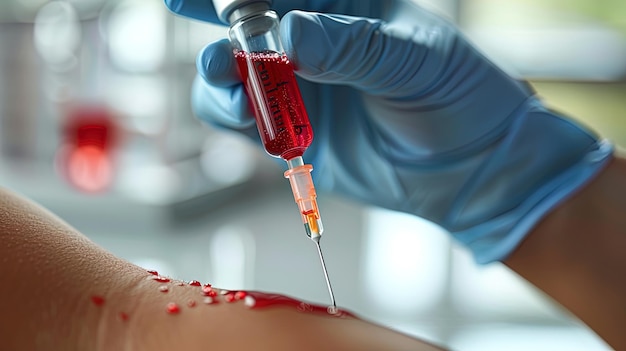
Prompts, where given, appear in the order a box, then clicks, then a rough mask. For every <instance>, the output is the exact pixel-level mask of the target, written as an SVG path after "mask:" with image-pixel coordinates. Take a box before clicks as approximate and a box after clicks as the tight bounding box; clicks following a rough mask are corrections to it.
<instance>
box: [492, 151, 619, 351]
mask: <svg viewBox="0 0 626 351" xmlns="http://www.w3.org/2000/svg"><path fill="white" fill-rule="evenodd" d="M624 213H626V159H624V158H622V157H617V158H616V159H615V160H614V161H613V162H611V164H610V165H609V166H608V167H607V168H606V169H605V170H604V171H603V172H602V173H601V174H600V175H599V176H598V177H597V178H596V179H595V180H594V181H593V182H591V183H590V184H589V185H588V186H586V187H584V188H583V189H581V191H580V192H578V193H577V194H576V195H574V196H573V197H572V198H571V199H570V200H568V201H566V202H565V203H563V204H562V205H561V206H559V207H558V208H556V209H555V210H554V211H553V212H552V213H550V214H549V215H548V216H547V217H546V218H545V219H543V220H542V221H541V222H540V223H539V224H538V225H537V226H536V227H535V228H534V229H533V230H532V231H531V232H530V234H529V235H528V236H527V237H526V239H525V240H524V241H522V243H521V244H520V246H519V247H518V248H517V249H516V250H515V251H513V253H512V254H511V255H510V256H509V257H508V258H507V259H506V260H504V264H506V265H507V266H508V267H510V268H511V269H512V270H513V271H515V272H516V273H517V274H519V275H520V276H522V277H523V278H525V279H526V280H528V281H529V282H531V283H532V284H533V285H535V286H537V287H538V288H540V289H541V290H543V291H544V292H545V293H547V294H548V295H549V296H551V297H552V298H553V299H554V300H555V301H557V302H558V303H560V304H561V305H563V306H564V307H565V308H567V309H568V310H569V311H571V312H572V313H573V314H574V315H576V316H577V317H578V318H580V319H581V320H582V321H583V322H585V323H586V324H587V325H588V326H589V327H590V328H591V329H593V330H594V331H595V332H596V333H597V334H598V335H599V336H600V337H601V338H603V339H604V340H605V341H606V342H607V343H608V344H609V345H611V347H613V348H614V349H616V350H623V349H626V336H625V335H624V330H623V326H624V325H626V298H624V297H625V296H626V279H625V278H624V277H626V258H625V257H626V256H625V255H624V250H625V249H626V217H625V216H624Z"/></svg>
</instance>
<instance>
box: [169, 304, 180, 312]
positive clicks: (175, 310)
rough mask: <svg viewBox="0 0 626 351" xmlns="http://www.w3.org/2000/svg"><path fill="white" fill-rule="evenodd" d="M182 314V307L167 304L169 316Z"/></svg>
mask: <svg viewBox="0 0 626 351" xmlns="http://www.w3.org/2000/svg"><path fill="white" fill-rule="evenodd" d="M178 312H180V307H178V305H177V304H176V303H174V302H170V303H168V304H167V313H169V314H177V313H178Z"/></svg>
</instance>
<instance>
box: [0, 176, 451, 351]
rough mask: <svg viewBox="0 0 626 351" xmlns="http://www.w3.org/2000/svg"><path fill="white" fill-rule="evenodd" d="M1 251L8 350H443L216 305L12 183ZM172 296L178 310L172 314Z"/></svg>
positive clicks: (393, 336)
mask: <svg viewBox="0 0 626 351" xmlns="http://www.w3.org/2000/svg"><path fill="white" fill-rule="evenodd" d="M0 257H2V264H1V266H0V272H1V273H2V278H3V293H2V298H1V299H0V311H2V313H1V315H0V324H1V325H3V326H6V327H2V328H0V339H1V340H2V346H3V348H6V349H8V350H15V351H21V350H35V349H37V350H40V349H46V350H173V349H176V350H177V349H181V350H205V349H207V347H208V348H211V349H236V350H238V349H242V350H245V349H255V350H294V349H299V350H309V349H310V350H320V349H323V350H330V349H340V350H368V349H371V350H383V349H384V350H393V349H396V350H406V349H411V350H439V348H437V347H434V346H432V345H430V344H428V343H426V342H422V341H420V340H416V339H413V338H411V337H408V336H405V335H403V334H400V333H397V332H394V331H391V330H389V329H385V328H382V327H380V326H377V325H375V324H373V323H370V322H367V321H363V320H360V319H358V318H337V317H334V316H330V315H329V316H324V315H317V314H310V313H303V312H300V311H298V310H296V309H294V308H290V307H279V306H277V307H271V308H265V309H250V308H248V307H246V306H245V304H244V302H243V301H237V302H234V303H227V302H225V301H224V299H223V298H221V297H220V296H219V295H218V296H216V297H215V299H217V300H219V302H218V303H213V304H206V303H205V301H204V299H205V298H206V296H205V295H204V294H203V293H202V292H201V287H198V286H193V285H190V284H189V283H184V284H183V285H179V283H181V282H179V281H175V280H171V281H170V282H164V283H160V282H158V281H156V280H155V279H154V277H155V276H154V275H152V274H150V273H148V272H147V271H146V269H144V268H141V267H138V266H136V265H133V264H131V263H129V262H127V261H125V260H123V259H120V258H118V257H116V256H114V255H112V254H111V253H109V252H107V251H106V250H104V249H102V248H101V247H99V246H98V245H96V244H94V243H93V242H91V241H90V240H89V239H88V238H87V237H85V236H84V235H82V234H81V233H79V232H77V231H76V230H75V229H73V228H72V227H71V226H69V225H68V224H66V223H65V222H63V221H62V220H61V219H59V218H57V217H56V216H54V215H53V214H52V213H50V212H48V211H47V210H45V209H43V208H41V207H40V206H38V205H37V204H35V203H33V202H31V201H28V200H26V199H25V198H23V197H20V196H19V195H17V194H15V193H12V192H10V191H8V190H6V189H2V188H0ZM161 286H167V287H168V291H167V292H163V291H161V290H159V288H160V287H161ZM215 291H216V292H219V291H220V290H219V289H217V288H216V289H215ZM190 301H194V302H195V305H193V307H190V306H191V305H189V304H190ZM172 302H173V303H176V304H177V305H178V307H179V309H180V310H179V312H178V313H168V312H167V306H168V304H169V303H172Z"/></svg>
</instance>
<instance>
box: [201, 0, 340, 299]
mask: <svg viewBox="0 0 626 351" xmlns="http://www.w3.org/2000/svg"><path fill="white" fill-rule="evenodd" d="M270 3H271V1H270V0H213V4H214V6H215V10H216V13H217V15H218V17H219V18H220V20H222V21H223V22H225V23H229V24H230V28H229V30H228V36H229V40H230V42H231V44H232V46H233V48H234V55H235V58H236V60H237V64H238V68H239V73H240V75H241V79H242V81H243V83H244V87H245V90H246V93H247V95H248V98H249V102H250V106H251V107H252V110H253V112H254V116H255V119H256V124H257V127H258V130H259V135H260V137H261V141H262V142H263V146H264V148H265V151H267V153H268V154H270V155H271V156H273V157H280V158H282V159H283V160H285V161H286V162H287V166H288V170H287V171H286V172H285V173H284V175H285V177H286V178H288V179H289V182H290V184H291V189H292V191H293V195H294V198H295V201H296V203H297V205H298V208H299V210H300V214H301V217H302V222H303V224H304V228H305V232H306V234H307V236H308V237H309V238H311V240H313V241H314V242H315V244H316V245H317V249H318V253H319V257H320V261H321V264H322V269H323V271H324V278H325V279H326V285H327V287H328V292H329V294H330V298H331V302H332V306H331V308H332V309H333V310H335V309H336V303H335V297H334V294H333V290H332V287H331V285H330V279H329V278H328V271H327V269H326V264H325V262H324V256H323V255H322V249H321V247H320V238H321V236H322V232H323V226H322V220H321V217H320V213H319V209H318V207H317V200H316V198H317V195H316V193H315V187H314V185H313V180H312V178H311V171H312V170H313V167H312V166H311V165H309V164H305V163H304V160H303V159H302V155H303V154H304V152H305V151H306V149H307V148H308V147H309V146H310V145H311V142H312V141H313V129H312V128H311V123H310V121H309V117H308V115H307V112H306V109H305V107H304V103H303V101H302V96H301V94H300V89H299V88H298V84H297V81H296V76H295V74H294V68H293V64H292V63H291V61H289V58H288V57H287V55H286V54H285V51H284V49H283V46H282V43H281V40H280V35H279V19H278V15H277V14H276V12H274V11H272V10H270V7H269V6H270Z"/></svg>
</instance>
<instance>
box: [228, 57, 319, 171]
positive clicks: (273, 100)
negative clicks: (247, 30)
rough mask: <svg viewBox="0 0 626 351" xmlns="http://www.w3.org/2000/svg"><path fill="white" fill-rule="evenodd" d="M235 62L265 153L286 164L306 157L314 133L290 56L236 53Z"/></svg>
mask: <svg viewBox="0 0 626 351" xmlns="http://www.w3.org/2000/svg"><path fill="white" fill-rule="evenodd" d="M235 58H236V59H237V64H238V66H239V73H240V75H241V79H242V81H243V83H244V86H245V88H246V92H247V94H248V98H249V101H250V104H251V106H252V108H253V112H254V116H255V118H256V123H257V127H258V129H259V135H260V136H261V141H262V142H263V146H264V147H265V151H267V153H269V154H270V155H272V156H275V157H282V158H283V159H285V160H290V159H292V158H294V157H297V156H302V154H303V153H304V151H305V150H306V149H307V148H308V147H309V145H311V142H312V141H313V129H312V128H311V123H310V122H309V117H308V115H307V113H306V110H305V108H304V103H303V102H302V96H301V95H300V88H298V85H297V82H296V76H295V74H294V73H293V65H292V64H291V62H290V61H289V59H288V58H287V56H286V55H284V54H283V55H280V54H278V53H276V52H263V53H261V52H254V53H246V52H243V51H236V52H235Z"/></svg>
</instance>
